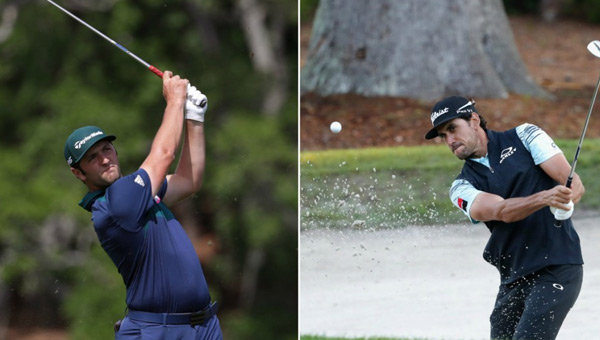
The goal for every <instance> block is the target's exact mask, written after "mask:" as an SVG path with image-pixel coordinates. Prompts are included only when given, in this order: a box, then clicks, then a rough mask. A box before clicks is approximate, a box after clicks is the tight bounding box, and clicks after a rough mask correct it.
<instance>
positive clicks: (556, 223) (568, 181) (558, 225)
mask: <svg viewBox="0 0 600 340" xmlns="http://www.w3.org/2000/svg"><path fill="white" fill-rule="evenodd" d="M572 183H573V177H571V176H569V178H567V183H565V186H566V187H567V188H570V187H571V184H572ZM554 226H555V227H557V228H560V227H562V221H559V220H554Z"/></svg>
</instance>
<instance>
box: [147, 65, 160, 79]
mask: <svg viewBox="0 0 600 340" xmlns="http://www.w3.org/2000/svg"><path fill="white" fill-rule="evenodd" d="M149 69H150V71H152V73H154V74H156V75H157V76H158V77H159V78H160V79H162V77H163V73H162V71H161V70H159V69H157V68H156V67H154V66H152V65H150V67H149Z"/></svg>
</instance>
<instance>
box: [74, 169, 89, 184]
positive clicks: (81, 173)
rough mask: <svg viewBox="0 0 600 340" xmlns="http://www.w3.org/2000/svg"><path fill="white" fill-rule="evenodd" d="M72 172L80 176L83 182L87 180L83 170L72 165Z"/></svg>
mask: <svg viewBox="0 0 600 340" xmlns="http://www.w3.org/2000/svg"><path fill="white" fill-rule="evenodd" d="M71 172H72V173H73V175H75V177H77V178H79V179H80V180H81V181H82V182H85V178H86V177H85V175H84V174H83V172H81V170H79V169H76V168H73V167H71Z"/></svg>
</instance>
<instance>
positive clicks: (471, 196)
mask: <svg viewBox="0 0 600 340" xmlns="http://www.w3.org/2000/svg"><path fill="white" fill-rule="evenodd" d="M481 192H482V191H481V190H477V189H475V187H474V186H473V185H472V184H471V183H470V182H469V181H467V180H465V179H457V180H455V181H454V182H452V186H451V187H450V200H451V201H452V204H454V206H455V207H457V208H458V209H460V210H461V211H462V212H463V213H464V214H465V215H467V217H468V218H469V220H470V221H471V223H473V224H476V223H479V221H477V220H476V219H474V218H472V217H471V204H472V203H473V201H474V200H475V197H477V195H479V194H480V193H481Z"/></svg>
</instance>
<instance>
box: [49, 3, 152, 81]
mask: <svg viewBox="0 0 600 340" xmlns="http://www.w3.org/2000/svg"><path fill="white" fill-rule="evenodd" d="M46 1H48V2H49V3H51V4H52V5H54V6H55V7H57V8H58V9H60V10H61V11H63V12H64V13H66V14H68V15H69V16H70V17H71V18H73V19H75V20H77V21H79V22H80V23H81V24H83V25H85V26H86V27H87V28H89V29H90V30H92V31H94V33H96V34H98V35H99V36H101V37H102V38H104V39H105V40H107V41H108V42H110V43H111V44H113V45H115V46H117V47H118V48H119V49H121V51H123V52H125V53H127V54H129V56H131V57H132V58H133V59H135V60H137V61H138V62H139V63H141V64H142V65H144V66H146V67H147V68H148V69H149V70H150V71H152V73H154V74H156V75H157V76H159V77H160V78H161V79H162V76H163V73H162V71H161V70H159V69H157V68H156V67H154V66H152V65H150V64H148V63H147V62H145V61H144V60H143V59H142V58H140V57H138V56H137V55H135V54H133V53H131V52H130V51H129V50H128V49H126V48H125V47H123V46H122V45H120V44H119V43H117V42H116V41H114V40H112V39H111V38H109V37H107V36H106V35H104V34H103V33H102V32H100V31H98V30H97V29H95V28H94V27H92V26H90V25H89V24H88V23H87V22H85V21H83V20H81V19H79V18H78V17H77V16H75V15H74V14H73V13H71V12H69V11H67V10H66V9H64V8H62V7H61V6H59V5H58V4H56V3H55V2H54V1H52V0H46Z"/></svg>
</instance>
